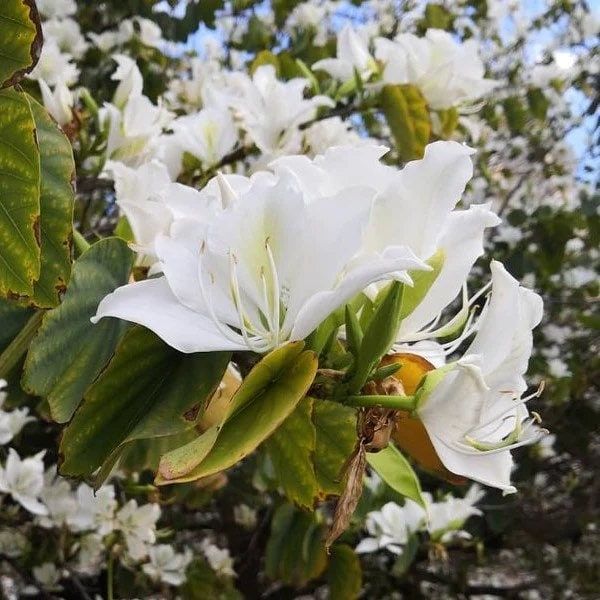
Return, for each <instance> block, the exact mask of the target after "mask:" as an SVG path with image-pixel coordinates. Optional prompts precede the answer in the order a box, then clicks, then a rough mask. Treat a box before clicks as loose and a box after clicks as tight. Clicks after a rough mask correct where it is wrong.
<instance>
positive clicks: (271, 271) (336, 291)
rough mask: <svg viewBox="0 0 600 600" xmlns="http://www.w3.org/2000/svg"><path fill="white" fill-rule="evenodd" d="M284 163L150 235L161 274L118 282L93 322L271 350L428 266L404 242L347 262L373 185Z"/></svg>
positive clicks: (194, 342) (179, 342)
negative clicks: (368, 290)
mask: <svg viewBox="0 0 600 600" xmlns="http://www.w3.org/2000/svg"><path fill="white" fill-rule="evenodd" d="M357 151H358V152H359V154H361V149H360V147H359V148H357ZM307 160H308V159H307ZM309 165H310V161H309ZM280 170H281V172H280V173H279V174H277V175H275V176H274V175H272V174H270V173H265V172H262V173H258V174H256V175H255V176H253V177H252V178H251V179H244V178H239V179H241V180H242V181H245V184H244V185H241V184H240V187H239V189H237V190H234V189H233V188H230V189H229V192H228V200H227V202H226V204H227V205H228V206H227V208H225V209H224V210H222V211H221V212H220V213H218V214H217V215H216V216H215V217H214V218H213V219H212V220H211V222H210V223H208V224H207V223H205V222H204V223H203V222H196V223H194V222H189V221H185V220H182V221H181V223H180V224H178V223H177V221H176V222H175V223H174V225H173V228H172V231H171V234H170V236H169V237H159V238H158V239H157V240H156V242H155V248H156V253H157V256H158V257H159V259H160V262H161V267H162V271H163V273H164V277H161V278H159V279H148V280H146V281H142V282H139V283H134V284H130V285H127V286H123V287H121V288H118V289H117V290H116V291H115V292H113V293H112V294H110V295H108V296H107V297H106V298H104V300H102V302H101V303H100V305H99V306H98V310H97V314H96V316H95V317H94V318H93V319H92V320H93V322H97V321H98V320H99V319H101V318H103V317H106V316H115V317H119V318H122V319H125V320H130V321H133V322H136V323H139V324H141V325H144V326H145V327H148V328H149V329H151V330H152V331H154V332H155V333H156V334H157V335H159V336H160V337H162V338H163V339H164V340H165V341H166V342H167V343H168V344H170V345H171V346H173V347H174V348H177V349H178V350H180V351H182V352H206V351H212V350H225V349H232V350H233V349H239V350H242V349H250V350H253V351H256V352H267V351H269V350H271V349H273V348H276V347H278V346H279V345H281V344H283V343H284V342H286V341H288V340H301V339H304V338H305V337H306V336H307V335H309V334H310V333H311V332H312V331H314V329H315V328H316V327H317V326H318V325H319V324H320V323H321V322H322V321H323V320H324V319H325V318H326V317H327V316H328V315H329V314H331V312H333V311H334V310H335V309H336V308H338V307H340V306H342V305H343V304H344V303H346V302H347V301H348V300H349V299H350V298H352V297H353V296H354V295H356V294H357V293H358V292H360V291H361V290H363V289H364V288H365V287H366V286H367V285H369V284H370V283H373V282H375V281H378V280H381V279H385V278H387V279H391V278H397V279H401V280H404V281H407V282H409V283H410V279H409V278H408V275H407V274H406V270H407V269H419V268H423V269H427V267H426V266H425V265H424V264H423V263H421V262H420V261H418V260H417V259H415V257H414V255H413V253H412V252H411V251H410V250H409V249H408V248H406V247H401V246H391V247H388V248H386V249H384V251H383V252H381V253H380V254H377V255H373V256H371V257H369V259H365V260H364V261H362V262H361V264H359V265H352V264H351V261H352V260H353V258H354V257H355V255H356V253H357V252H358V251H359V250H360V248H361V243H362V237H363V232H364V229H365V227H366V224H367V222H368V218H369V214H370V211H371V201H372V198H373V195H374V193H375V191H374V190H373V189H371V188H368V187H361V186H357V185H355V182H353V181H349V182H348V183H347V184H346V186H342V185H341V184H340V187H339V191H337V192H336V191H334V192H328V191H321V192H320V193H319V190H318V184H319V182H318V181H314V182H313V188H317V190H313V192H310V191H308V190H304V189H303V188H302V186H301V183H300V181H299V180H298V179H297V178H296V177H295V176H294V175H293V174H292V173H291V172H289V171H288V172H285V171H284V170H283V169H280ZM327 177H328V175H327V173H323V179H324V181H323V183H324V186H325V187H326V185H325V184H326V183H327V182H326V181H325V179H327ZM355 179H358V177H355ZM217 181H222V180H217ZM236 185H238V184H236ZM331 187H333V186H332V185H330V188H331ZM176 225H177V227H175V226H176Z"/></svg>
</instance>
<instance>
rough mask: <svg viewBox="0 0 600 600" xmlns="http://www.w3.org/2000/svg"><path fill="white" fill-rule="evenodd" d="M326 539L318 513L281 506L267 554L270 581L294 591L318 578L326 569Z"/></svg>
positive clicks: (273, 521)
mask: <svg viewBox="0 0 600 600" xmlns="http://www.w3.org/2000/svg"><path fill="white" fill-rule="evenodd" d="M324 535H325V528H324V526H323V525H322V524H321V523H320V522H319V521H318V520H317V516H316V514H315V513H313V512H306V511H303V510H300V509H298V508H296V507H295V506H293V505H291V504H284V505H282V506H280V507H279V508H278V509H277V510H276V511H275V515H274V516H273V520H272V521H271V534H270V536H269V540H268V542H267V548H266V551H265V573H266V575H267V577H269V578H271V579H273V580H278V581H283V582H284V583H286V584H288V585H292V586H295V587H300V586H302V585H305V584H306V583H307V582H308V581H310V580H311V579H315V578H317V577H319V576H320V575H321V573H322V572H323V571H324V570H325V567H326V565H327V554H326V552H325V545H324V543H323V538H324Z"/></svg>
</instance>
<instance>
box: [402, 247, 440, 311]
mask: <svg viewBox="0 0 600 600" xmlns="http://www.w3.org/2000/svg"><path fill="white" fill-rule="evenodd" d="M445 258H446V257H445V255H444V251H443V250H442V249H439V250H438V251H437V252H436V253H435V254H434V255H433V256H432V257H431V258H429V260H427V261H426V262H427V264H428V265H429V266H430V267H431V271H411V272H410V276H411V278H412V280H413V285H412V286H408V285H407V286H404V295H403V296H402V310H401V312H400V317H401V318H402V319H404V318H405V317H407V316H408V315H410V313H412V311H413V310H415V308H417V306H418V305H419V304H421V302H422V300H423V298H425V296H426V295H427V292H428V291H429V289H430V288H431V286H432V285H433V283H434V281H435V280H436V279H437V277H438V275H439V274H440V271H441V270H442V267H443V266H444V261H445Z"/></svg>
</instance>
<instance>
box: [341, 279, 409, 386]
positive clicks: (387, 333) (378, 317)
mask: <svg viewBox="0 0 600 600" xmlns="http://www.w3.org/2000/svg"><path fill="white" fill-rule="evenodd" d="M406 287H407V286H405V285H404V284H402V283H400V282H399V281H394V282H393V283H391V284H390V285H389V286H388V287H387V288H385V289H384V290H382V291H381V292H380V293H379V294H380V295H382V296H383V301H382V302H379V304H378V306H377V307H376V308H375V312H374V313H373V316H372V317H371V320H370V321H369V324H368V325H367V327H366V328H365V332H364V336H363V339H362V343H361V345H360V350H359V353H358V359H357V361H356V367H355V368H354V374H353V376H352V379H351V381H350V387H349V389H350V391H351V392H358V390H360V389H361V388H362V386H363V385H364V383H365V381H366V380H367V378H368V376H369V373H370V372H371V370H372V369H373V368H374V367H375V366H376V365H377V364H378V363H379V361H380V360H381V357H382V356H384V355H385V354H386V353H387V352H388V350H389V349H390V348H391V347H392V344H393V343H394V341H395V340H396V334H397V333H398V328H399V327H400V321H401V317H402V313H401V311H402V306H403V299H402V298H403V295H404V290H405V288H406ZM377 300H379V298H378V299H377Z"/></svg>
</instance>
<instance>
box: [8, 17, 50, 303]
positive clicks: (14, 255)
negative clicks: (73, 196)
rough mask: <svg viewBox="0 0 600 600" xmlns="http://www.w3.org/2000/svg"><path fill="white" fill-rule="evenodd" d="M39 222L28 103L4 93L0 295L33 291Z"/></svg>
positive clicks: (37, 162) (32, 126)
mask: <svg viewBox="0 0 600 600" xmlns="http://www.w3.org/2000/svg"><path fill="white" fill-rule="evenodd" d="M0 10H1V9H0ZM0 39H1V33H0ZM39 218H40V157H39V152H38V146H37V141H36V137H35V123H34V121H33V116H32V114H31V109H30V107H29V102H27V98H26V96H25V94H23V93H22V92H17V91H15V90H12V89H9V90H0V296H7V295H13V296H30V295H31V294H32V293H33V282H34V281H35V280H36V279H37V278H38V277H39V274H40V246H39V242H38V238H37V235H36V234H37V227H38V225H39Z"/></svg>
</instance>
